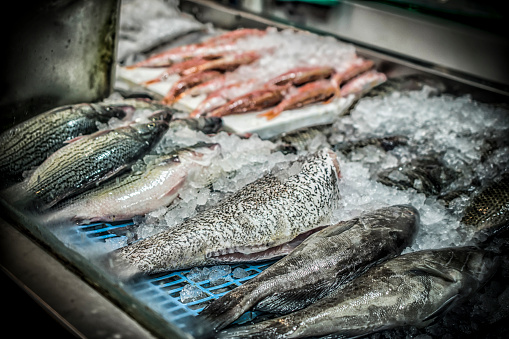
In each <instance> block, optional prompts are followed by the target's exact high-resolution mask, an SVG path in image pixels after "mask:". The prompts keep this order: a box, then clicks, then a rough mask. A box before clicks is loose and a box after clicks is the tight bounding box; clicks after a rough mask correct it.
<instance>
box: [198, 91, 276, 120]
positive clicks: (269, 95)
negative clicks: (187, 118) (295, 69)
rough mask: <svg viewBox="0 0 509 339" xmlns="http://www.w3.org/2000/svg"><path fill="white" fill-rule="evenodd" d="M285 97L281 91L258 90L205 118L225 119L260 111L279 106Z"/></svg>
mask: <svg viewBox="0 0 509 339" xmlns="http://www.w3.org/2000/svg"><path fill="white" fill-rule="evenodd" d="M283 97H284V96H283V93H282V91H281V90H279V89H257V90H254V91H252V92H249V93H247V94H244V95H241V96H238V97H236V98H234V99H231V100H230V101H228V102H227V103H226V104H224V105H222V106H219V107H217V108H215V109H213V110H212V111H211V112H209V113H207V114H206V115H205V116H207V117H224V116H226V115H230V114H239V113H246V112H252V111H259V110H262V109H265V108H268V107H272V106H275V105H277V104H278V103H279V102H281V100H283Z"/></svg>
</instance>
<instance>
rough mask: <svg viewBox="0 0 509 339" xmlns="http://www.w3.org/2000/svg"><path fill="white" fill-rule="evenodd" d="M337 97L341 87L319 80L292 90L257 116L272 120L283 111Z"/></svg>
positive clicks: (326, 101)
mask: <svg viewBox="0 0 509 339" xmlns="http://www.w3.org/2000/svg"><path fill="white" fill-rule="evenodd" d="M335 97H339V89H338V87H337V86H336V85H335V84H334V82H332V81H329V80H317V81H313V82H309V83H307V84H305V85H303V86H302V87H299V88H298V89H297V90H296V91H295V92H293V93H292V92H290V93H289V94H288V95H286V96H285V98H284V100H282V101H281V102H280V103H279V104H278V105H277V106H276V107H274V108H273V109H271V110H269V111H267V112H264V113H260V114H258V115H257V116H258V117H265V118H267V120H272V119H274V118H275V117H277V116H278V115H279V114H281V112H283V111H286V110H289V109H292V108H299V107H302V106H305V105H309V104H312V103H316V102H321V101H323V102H324V103H328V102H330V101H331V100H332V99H334V98H335Z"/></svg>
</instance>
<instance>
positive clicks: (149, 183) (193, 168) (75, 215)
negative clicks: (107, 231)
mask: <svg viewBox="0 0 509 339" xmlns="http://www.w3.org/2000/svg"><path fill="white" fill-rule="evenodd" d="M219 152H220V146H219V144H197V145H194V146H190V147H186V148H181V149H178V150H176V151H174V152H173V153H171V154H167V155H161V156H157V157H156V158H155V159H151V160H150V161H149V163H148V164H145V165H144V166H141V168H138V169H137V170H135V171H134V170H133V171H131V172H129V173H125V174H123V175H121V176H119V177H118V178H117V179H112V180H109V181H107V182H105V183H104V184H103V185H99V186H98V187H95V188H92V189H90V190H88V191H85V192H83V193H82V194H79V195H77V196H75V197H73V198H70V199H68V200H64V201H62V202H61V203H60V204H57V205H56V206H54V207H53V208H52V209H50V210H48V211H47V212H46V213H45V214H44V215H43V216H41V219H42V220H43V222H44V223H45V224H50V223H62V222H74V223H78V224H85V223H90V222H98V221H108V222H113V221H118V220H128V219H131V218H133V217H134V216H138V215H141V216H143V215H145V214H147V213H148V212H150V211H153V210H155V209H157V208H160V207H163V206H168V205H170V204H171V203H172V202H173V201H174V200H175V198H177V196H178V195H179V192H180V189H181V188H182V187H183V185H184V184H185V182H186V180H187V178H188V176H189V175H190V174H191V173H193V174H194V175H198V173H199V172H202V171H203V168H205V167H206V166H208V165H210V162H211V160H212V159H213V158H214V157H216V156H218V155H219Z"/></svg>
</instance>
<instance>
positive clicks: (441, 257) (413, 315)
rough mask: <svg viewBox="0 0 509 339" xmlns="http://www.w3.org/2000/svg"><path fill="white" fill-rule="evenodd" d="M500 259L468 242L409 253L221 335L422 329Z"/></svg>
mask: <svg viewBox="0 0 509 339" xmlns="http://www.w3.org/2000/svg"><path fill="white" fill-rule="evenodd" d="M498 263H499V260H497V258H496V257H495V256H493V255H492V253H491V252H487V251H484V250H482V249H479V248H477V247H469V246H467V247H457V248H444V249H438V250H424V251H419V252H412V253H407V254H404V255H401V256H399V257H396V258H394V259H390V260H388V261H386V262H384V263H382V264H380V265H378V266H374V267H372V268H370V269H369V270H368V271H367V272H366V273H364V274H363V275H361V276H359V277H358V278H356V279H355V280H353V281H351V282H350V283H348V284H347V285H344V286H343V287H342V288H340V289H338V290H336V291H334V292H333V293H331V294H330V295H328V296H326V297H325V298H323V299H321V300H319V301H317V302H316V303H314V304H312V305H311V306H309V307H307V308H305V309H302V310H300V311H297V312H294V313H291V314H289V315H286V316H283V317H279V318H275V319H271V320H267V321H263V322H260V323H258V324H255V325H248V326H241V327H238V328H233V329H231V330H226V331H224V332H221V333H220V337H225V338H226V337H228V338H303V337H310V336H324V335H342V336H346V337H353V336H362V335H366V334H369V333H373V332H377V331H381V330H385V329H391V328H396V327H401V326H408V325H409V326H416V327H423V326H426V325H428V324H430V323H431V322H433V321H434V320H436V319H437V318H438V317H439V316H441V315H443V314H444V313H445V312H446V311H447V310H448V309H450V308H451V307H452V306H453V305H454V304H455V303H457V302H458V301H460V300H462V299H464V298H467V297H468V296H470V295H472V294H473V292H475V291H476V290H477V289H478V288H479V287H481V286H482V285H483V284H484V283H485V282H486V281H487V280H488V279H489V278H491V276H492V275H493V273H494V272H495V270H496V269H497V266H498Z"/></svg>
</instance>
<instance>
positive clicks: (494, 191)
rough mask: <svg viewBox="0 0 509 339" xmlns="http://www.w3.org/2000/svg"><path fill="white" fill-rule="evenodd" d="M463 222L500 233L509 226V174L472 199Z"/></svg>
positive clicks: (477, 228)
mask: <svg viewBox="0 0 509 339" xmlns="http://www.w3.org/2000/svg"><path fill="white" fill-rule="evenodd" d="M461 222H462V223H463V224H465V225H469V226H472V227H474V228H475V230H476V231H481V230H486V231H488V232H498V231H499V230H501V229H502V228H504V227H506V226H509V173H505V174H503V175H502V177H501V178H500V179H498V180H495V181H494V182H493V183H491V184H490V185H488V186H486V187H485V188H483V189H482V190H481V191H480V192H479V193H478V194H476V195H475V196H474V197H473V198H472V202H471V203H470V205H469V206H468V207H467V208H466V209H465V213H464V216H463V218H462V219H461Z"/></svg>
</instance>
